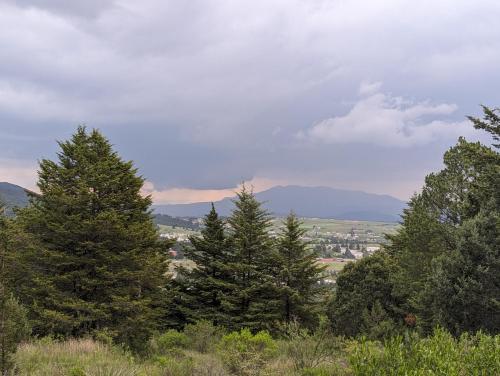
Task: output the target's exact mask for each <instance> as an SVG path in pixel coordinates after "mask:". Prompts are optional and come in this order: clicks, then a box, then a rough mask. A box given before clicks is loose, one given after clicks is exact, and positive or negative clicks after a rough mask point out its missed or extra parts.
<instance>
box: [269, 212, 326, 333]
mask: <svg viewBox="0 0 500 376" xmlns="http://www.w3.org/2000/svg"><path fill="white" fill-rule="evenodd" d="M284 225H285V228H284V229H283V230H282V232H281V235H280V237H279V239H278V242H277V249H278V263H277V270H276V272H277V285H278V291H279V295H280V301H281V307H280V311H281V318H280V319H281V320H282V321H284V322H286V323H290V322H291V321H292V320H295V319H296V320H298V321H300V322H301V323H303V324H305V325H307V324H311V323H312V322H313V321H314V319H315V314H317V313H318V303H319V295H320V294H321V289H320V288H319V286H318V285H319V281H320V280H321V278H322V276H321V274H322V272H323V271H324V270H325V267H322V266H319V265H318V264H317V263H316V257H317V256H316V254H315V253H314V252H312V251H311V250H310V249H309V247H308V244H307V243H305V242H304V241H303V240H302V236H303V235H304V234H305V232H306V230H305V229H303V228H302V227H301V222H300V221H299V219H298V218H297V217H296V216H295V214H293V213H290V214H289V215H288V216H287V217H286V219H285V221H284Z"/></svg>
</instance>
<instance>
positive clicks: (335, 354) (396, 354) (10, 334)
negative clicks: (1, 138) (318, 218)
mask: <svg viewBox="0 0 500 376" xmlns="http://www.w3.org/2000/svg"><path fill="white" fill-rule="evenodd" d="M483 110H484V116H483V118H482V119H478V118H470V120H471V122H472V124H473V125H474V126H475V127H476V128H477V129H482V130H485V131H487V132H488V133H489V134H490V135H491V136H492V145H486V144H481V143H479V142H475V143H471V142H468V141H467V140H465V139H464V138H460V139H459V140H458V143H457V144H456V145H455V146H453V147H452V148H450V149H449V150H448V151H447V152H446V153H445V155H444V168H443V169H442V170H441V171H438V172H436V173H433V174H430V175H429V176H427V178H426V181H425V185H424V187H423V189H422V192H421V193H420V194H418V195H415V196H414V197H413V198H412V199H411V200H410V202H409V203H408V208H407V209H406V210H405V211H404V214H403V217H402V223H401V225H400V226H399V227H398V228H397V230H396V231H395V232H393V233H392V234H389V235H387V244H386V246H385V247H384V248H383V249H382V250H379V251H375V252H374V253H373V254H372V255H369V256H366V257H363V258H361V259H360V260H357V261H352V262H349V263H347V264H346V266H345V267H344V268H343V270H342V271H340V272H339V273H338V275H337V278H336V283H331V282H328V281H327V279H326V278H325V272H326V271H325V267H324V266H321V265H320V264H318V262H317V255H316V253H315V251H314V249H313V248H312V247H311V246H310V244H309V243H308V241H307V239H306V237H305V234H306V232H307V229H305V228H304V226H303V223H302V222H301V221H300V219H299V218H298V217H297V216H296V215H295V214H294V213H290V214H289V215H288V216H286V217H285V218H284V219H282V224H281V226H279V227H277V226H276V225H275V223H274V222H273V221H274V218H273V217H272V216H271V214H270V213H269V211H268V210H266V208H265V207H264V206H263V205H262V203H261V202H259V200H258V199H257V198H256V196H255V195H254V194H253V193H252V192H251V191H249V190H248V189H247V188H246V187H243V188H242V190H241V191H240V192H238V193H237V197H236V199H235V200H234V210H233V211H232V212H231V213H230V215H229V216H228V217H227V218H224V217H221V216H220V215H219V213H218V212H217V210H216V208H215V206H214V205H212V206H211V208H210V210H209V212H208V214H206V215H205V217H204V219H203V224H202V226H201V230H200V231H199V232H194V233H192V234H191V235H190V236H189V237H188V245H187V246H186V247H185V248H184V250H183V252H184V254H185V256H186V258H187V259H189V260H190V262H191V264H192V265H191V267H189V268H188V267H185V266H184V265H182V264H178V266H176V267H175V268H172V266H171V265H172V264H171V260H170V257H171V256H170V255H171V253H170V251H171V247H172V246H173V242H174V240H172V239H166V238H162V237H160V236H159V233H158V230H157V225H156V224H155V223H154V222H153V218H152V215H151V212H150V207H151V201H150V198H149V197H143V196H142V195H141V188H142V186H143V184H144V178H142V177H141V176H139V175H138V174H137V170H136V169H135V168H134V166H133V163H132V162H130V161H123V160H122V159H121V158H120V156H119V155H118V154H117V153H116V152H115V151H114V150H113V148H112V146H111V144H110V142H109V141H108V140H107V139H106V138H105V137H104V136H103V135H102V134H101V133H100V132H99V131H97V130H92V131H90V132H89V131H87V129H86V128H85V127H79V128H78V129H77V131H76V133H75V134H74V135H73V137H72V138H71V139H70V140H68V141H65V142H60V143H59V146H60V149H61V150H60V152H59V153H58V154H57V155H58V159H57V160H56V161H52V160H47V159H44V160H42V161H41V162H40V170H39V181H38V188H39V190H40V193H41V194H40V195H38V196H35V197H33V199H32V201H31V203H30V205H28V206H27V207H26V208H24V209H22V210H20V211H18V212H17V213H16V214H17V215H16V217H15V218H9V217H6V216H5V215H0V371H1V372H0V373H1V374H6V375H8V374H9V373H10V374H16V373H17V374H20V375H49V374H50V375H58V374H60V375H63V374H64V375H73V376H75V375H77V376H80V375H155V374H157V375H242V376H243V375H304V376H305V375H310V376H318V375H321V376H322V375H346V374H347V375H374V374H375V375H377V374H380V375H470V374H472V375H498V374H500V338H499V334H500V333H499V329H500V309H499V308H500V305H499V300H498V299H499V296H500V190H499V189H498V187H499V183H500V153H499V152H498V148H499V147H500V144H499V143H498V142H500V116H499V113H500V109H497V110H491V109H489V108H486V107H484V108H483ZM2 210H3V209H2ZM172 269H173V270H172Z"/></svg>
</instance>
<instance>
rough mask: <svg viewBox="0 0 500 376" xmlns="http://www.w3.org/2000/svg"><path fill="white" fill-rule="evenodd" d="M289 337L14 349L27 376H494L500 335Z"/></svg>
mask: <svg viewBox="0 0 500 376" xmlns="http://www.w3.org/2000/svg"><path fill="white" fill-rule="evenodd" d="M296 329H297V330H295V331H292V332H291V334H290V335H288V336H287V337H286V338H281V339H279V338H278V339H273V338H272V337H270V336H269V335H268V334H267V333H265V332H261V333H257V334H255V335H253V334H251V333H250V332H248V331H241V332H233V333H229V334H226V335H224V334H223V333H222V332H221V331H220V329H218V328H215V327H213V326H211V324H210V323H207V322H201V323H198V324H194V325H191V326H190V327H189V328H188V329H187V330H186V331H185V332H183V333H182V332H175V331H169V332H167V333H165V334H163V335H161V336H158V337H156V338H155V339H153V341H152V342H151V347H150V351H149V356H148V357H147V358H145V359H141V358H137V357H134V356H133V355H131V354H130V353H128V352H126V351H123V350H122V349H120V348H118V347H115V346H111V345H106V344H103V343H99V342H96V341H94V340H91V339H69V340H66V341H64V342H59V341H55V340H52V339H40V340H33V341H32V342H29V343H24V344H22V345H20V346H19V347H18V350H17V352H16V353H15V354H14V358H13V360H14V363H15V370H14V372H15V373H14V374H16V375H21V376H23V375H30V376H195V375H197V376H229V375H240V376H266V375H269V376H271V375H273V376H280V375H282V376H335V375H338V376H340V375H354V376H358V375H359V376H361V375H443V376H444V375H450V376H462V375H464V376H465V375H485V376H486V375H499V374H500V335H497V336H490V335H486V334H482V333H478V334H476V335H468V334H464V335H462V336H461V337H460V338H458V339H457V338H453V337H452V336H451V335H450V334H449V333H447V332H446V331H444V330H441V329H437V330H436V331H435V333H434V335H433V336H431V337H428V338H418V337H417V336H416V335H412V334H408V335H406V336H403V337H402V336H398V337H393V338H391V339H389V340H388V341H387V342H386V343H385V344H382V343H380V342H374V341H366V340H364V339H360V340H344V339H342V338H339V337H334V336H332V335H331V334H328V333H329V332H321V331H318V332H316V333H308V332H306V331H304V330H303V329H300V328H299V327H297V328H296Z"/></svg>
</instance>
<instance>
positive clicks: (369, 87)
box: [358, 81, 382, 95]
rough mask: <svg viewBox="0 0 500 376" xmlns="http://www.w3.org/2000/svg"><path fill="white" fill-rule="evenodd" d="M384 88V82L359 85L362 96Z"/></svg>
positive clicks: (368, 82) (367, 82)
mask: <svg viewBox="0 0 500 376" xmlns="http://www.w3.org/2000/svg"><path fill="white" fill-rule="evenodd" d="M381 87H382V82H380V81H378V82H370V81H363V82H362V83H361V85H359V90H358V92H359V94H360V95H369V94H373V93H376V92H378V91H379V90H380V88H381Z"/></svg>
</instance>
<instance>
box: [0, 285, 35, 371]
mask: <svg viewBox="0 0 500 376" xmlns="http://www.w3.org/2000/svg"><path fill="white" fill-rule="evenodd" d="M0 293H4V290H2V286H0ZM0 314H1V315H0V316H1V321H0V326H1V327H2V330H1V331H0V374H4V373H6V372H7V370H8V369H9V368H10V366H11V359H10V358H11V354H12V353H13V352H14V351H15V350H16V348H17V345H18V344H19V343H20V342H21V341H23V340H24V339H26V338H28V336H29V334H30V333H31V328H30V326H29V323H28V319H27V313H26V309H25V308H24V307H23V306H22V305H20V304H19V302H18V301H17V299H15V298H14V297H13V296H9V295H7V294H6V293H5V295H4V296H0Z"/></svg>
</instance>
